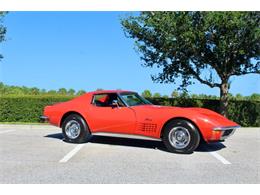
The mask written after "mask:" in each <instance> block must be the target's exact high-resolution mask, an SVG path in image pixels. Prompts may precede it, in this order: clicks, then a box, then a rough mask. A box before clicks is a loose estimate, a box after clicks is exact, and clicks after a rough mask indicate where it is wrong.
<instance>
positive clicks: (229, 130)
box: [213, 126, 240, 141]
mask: <svg viewBox="0 0 260 195" xmlns="http://www.w3.org/2000/svg"><path fill="white" fill-rule="evenodd" d="M238 128H240V126H231V127H215V128H214V129H213V133H215V134H220V138H219V140H221V141H223V140H225V139H227V138H228V137H230V136H231V135H233V134H234V133H235V131H236V130H237V129H238Z"/></svg>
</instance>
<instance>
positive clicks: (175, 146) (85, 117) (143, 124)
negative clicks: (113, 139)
mask: <svg viewBox="0 0 260 195" xmlns="http://www.w3.org/2000/svg"><path fill="white" fill-rule="evenodd" d="M41 119H42V120H44V121H47V122H49V123H50V124H52V125H55V126H58V127H60V128H62V133H63V136H64V138H65V140H66V141H68V142H72V143H82V142H87V141H88V140H89V139H90V138H91V135H95V134H100V133H105V134H109V135H112V136H113V135H114V136H116V135H117V136H118V135H122V136H123V135H131V136H133V135H134V136H139V137H140V136H145V137H150V138H154V139H158V140H162V141H163V143H164V144H165V146H166V148H167V149H168V151H170V152H175V153H192V152H193V151H194V150H195V149H196V148H197V147H198V145H199V143H200V142H201V141H204V142H206V143H210V142H216V141H223V140H225V139H226V138H227V137H229V136H231V135H232V134H233V133H234V132H235V130H236V129H237V128H239V127H240V126H239V125H238V124H237V123H235V122H233V121H230V120H228V119H227V118H225V117H224V116H222V115H220V114H218V113H216V112H213V111H211V110H208V109H204V108H182V107H170V106H158V105H153V104H152V103H150V102H149V101H148V100H146V99H145V98H143V97H142V96H140V95H138V93H136V92H132V91H122V90H102V91H95V92H89V93H85V94H84V95H81V96H79V97H76V98H74V99H72V100H70V101H67V102H62V103H57V104H54V105H50V106H46V107H45V108H44V114H43V116H41Z"/></svg>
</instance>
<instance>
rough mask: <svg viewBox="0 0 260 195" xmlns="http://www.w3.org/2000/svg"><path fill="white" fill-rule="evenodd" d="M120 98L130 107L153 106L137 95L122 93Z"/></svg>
mask: <svg viewBox="0 0 260 195" xmlns="http://www.w3.org/2000/svg"><path fill="white" fill-rule="evenodd" d="M120 97H121V98H122V100H123V101H124V102H125V103H126V104H127V105H128V106H139V105H147V104H152V103H151V102H149V101H148V100H146V99H144V98H143V97H141V96H140V95H138V94H137V93H121V94H120Z"/></svg>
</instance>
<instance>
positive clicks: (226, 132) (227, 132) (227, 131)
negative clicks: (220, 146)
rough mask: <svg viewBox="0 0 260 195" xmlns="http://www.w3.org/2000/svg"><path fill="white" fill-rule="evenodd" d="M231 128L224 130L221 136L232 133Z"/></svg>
mask: <svg viewBox="0 0 260 195" xmlns="http://www.w3.org/2000/svg"><path fill="white" fill-rule="evenodd" d="M232 131H233V129H228V130H225V131H224V133H223V135H222V136H229V135H230V134H231V133H232Z"/></svg>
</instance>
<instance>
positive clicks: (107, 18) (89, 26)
mask: <svg viewBox="0 0 260 195" xmlns="http://www.w3.org/2000/svg"><path fill="white" fill-rule="evenodd" d="M129 14H130V12H9V13H8V14H7V15H6V17H5V18H4V25H5V26H6V27H7V35H6V39H7V40H6V41H5V42H4V43H1V45H0V53H1V54H2V55H3V56H4V59H3V60H2V61H0V82H3V83H5V84H8V85H18V86H27V87H38V88H41V89H42V88H44V89H47V90H51V89H55V90H57V89H59V88H62V87H64V88H67V89H70V88H73V89H75V90H80V89H83V90H85V91H93V90H96V89H97V88H102V89H125V90H133V91H137V92H139V93H141V92H142V91H144V90H145V89H149V90H150V91H152V92H153V93H155V92H159V93H161V94H162V95H170V94H171V92H172V91H173V90H175V89H177V87H178V85H174V84H158V83H154V82H153V81H152V80H151V76H150V75H151V74H155V73H156V72H158V70H157V69H156V68H153V69H151V68H145V67H143V66H141V64H142V61H141V60H140V55H139V54H138V53H137V52H136V50H135V49H134V41H133V40H132V39H130V38H127V37H126V36H125V34H124V31H123V29H122V26H121V24H120V18H123V17H126V16H127V15H129ZM133 14H138V13H133ZM177 83H179V82H177ZM188 90H189V91H190V93H194V94H208V95H219V89H218V88H213V89H212V88H210V87H208V86H207V85H203V84H200V83H198V82H196V84H195V85H192V86H189V87H188ZM230 92H231V93H232V94H237V93H240V94H242V95H244V96H246V95H251V94H252V93H260V77H259V75H254V74H250V75H245V76H240V77H232V78H231V88H230Z"/></svg>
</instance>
